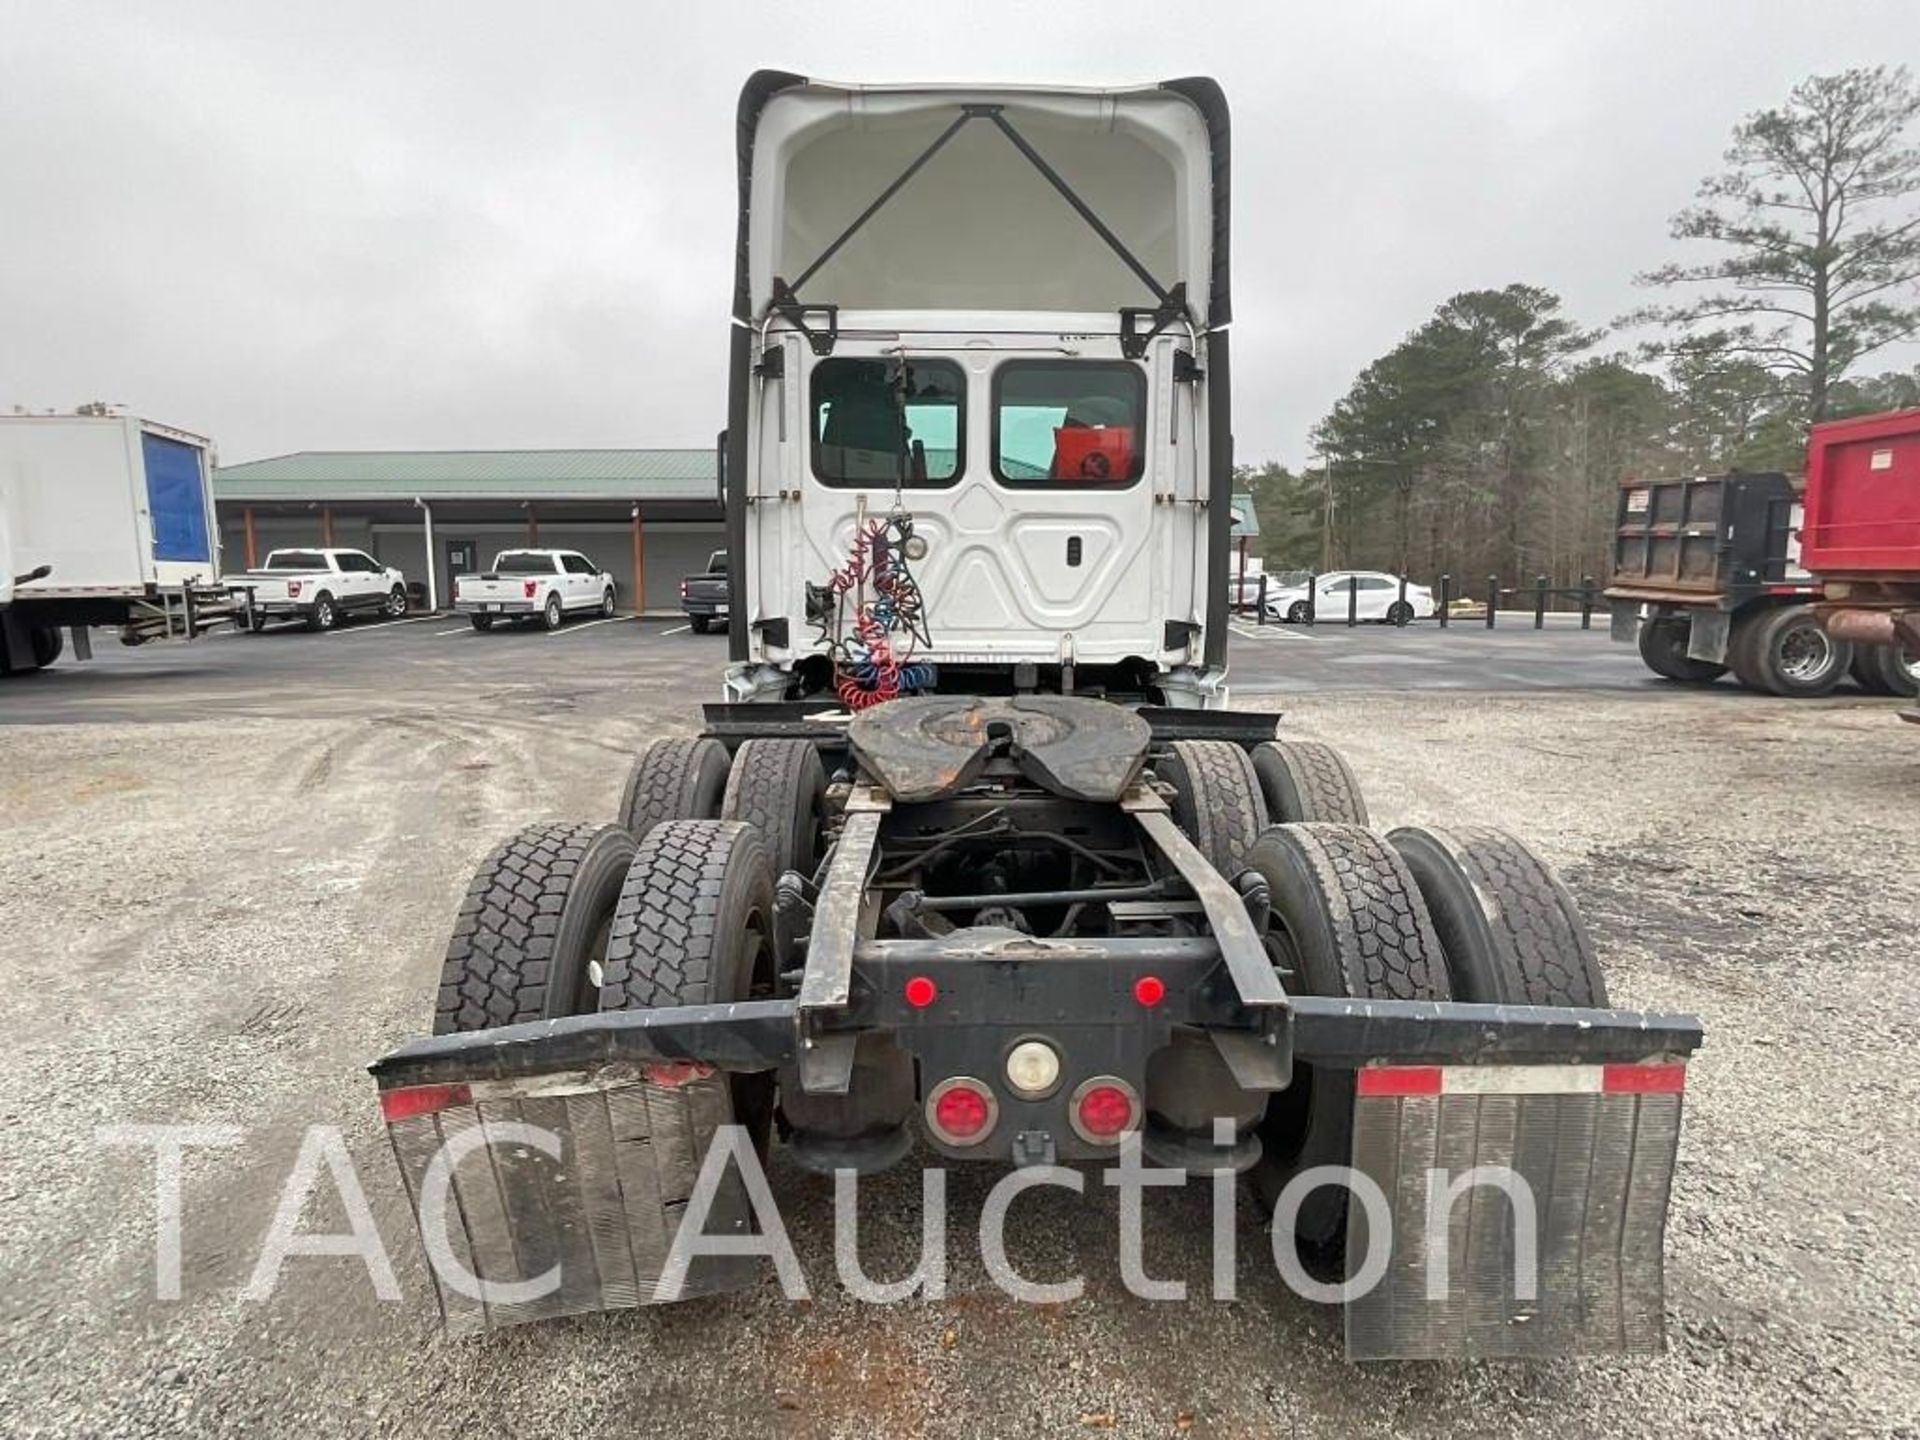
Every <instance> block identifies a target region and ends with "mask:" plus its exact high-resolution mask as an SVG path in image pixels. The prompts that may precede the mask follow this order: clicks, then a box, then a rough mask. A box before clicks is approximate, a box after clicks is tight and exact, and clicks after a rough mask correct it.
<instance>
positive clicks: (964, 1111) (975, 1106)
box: [927, 1075, 1000, 1145]
mask: <svg viewBox="0 0 1920 1440" xmlns="http://www.w3.org/2000/svg"><path fill="white" fill-rule="evenodd" d="M999 1117H1000V1105H999V1102H998V1101H996V1100H995V1099H994V1098H993V1092H992V1091H991V1090H989V1089H987V1087H986V1086H984V1085H982V1084H981V1083H980V1082H979V1081H978V1080H975V1079H974V1078H973V1077H971V1076H969V1075H956V1076H954V1077H953V1078H952V1079H950V1080H942V1081H941V1082H940V1083H939V1084H938V1085H936V1086H934V1087H933V1094H932V1095H930V1096H929V1097H927V1128H928V1129H929V1130H931V1131H932V1132H933V1134H934V1138H935V1139H938V1140H940V1141H943V1142H944V1143H946V1144H948V1145H973V1144H976V1143H978V1142H979V1141H981V1140H984V1139H986V1137H987V1133H988V1132H989V1131H991V1130H992V1129H993V1125H994V1121H996V1120H997V1119H999Z"/></svg>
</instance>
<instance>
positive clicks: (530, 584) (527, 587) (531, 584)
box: [520, 580, 540, 600]
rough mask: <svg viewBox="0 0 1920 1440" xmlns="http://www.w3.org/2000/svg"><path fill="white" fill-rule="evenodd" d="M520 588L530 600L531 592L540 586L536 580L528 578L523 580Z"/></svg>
mask: <svg viewBox="0 0 1920 1440" xmlns="http://www.w3.org/2000/svg"><path fill="white" fill-rule="evenodd" d="M520 588H521V589H522V590H524V591H526V592H527V599H529V600H531V599H532V598H533V592H534V591H536V590H538V589H539V588H540V584H539V582H538V581H537V580H528V581H526V582H524V583H523V584H522V585H521V587H520Z"/></svg>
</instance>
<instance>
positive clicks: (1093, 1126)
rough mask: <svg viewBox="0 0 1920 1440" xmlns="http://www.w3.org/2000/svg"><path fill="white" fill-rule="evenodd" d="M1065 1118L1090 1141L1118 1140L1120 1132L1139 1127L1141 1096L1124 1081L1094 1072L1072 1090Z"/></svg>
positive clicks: (1112, 1143)
mask: <svg viewBox="0 0 1920 1440" xmlns="http://www.w3.org/2000/svg"><path fill="white" fill-rule="evenodd" d="M1067 1118H1068V1120H1069V1121H1071V1122H1072V1124H1073V1130H1074V1133H1075V1134H1076V1135H1078V1136H1079V1137H1080V1138H1081V1139H1082V1140H1085V1141H1086V1142H1087V1143H1088V1144H1089V1145H1114V1144H1118V1143H1119V1140H1120V1137H1121V1136H1122V1135H1124V1134H1126V1133H1127V1131H1129V1130H1134V1129H1137V1128H1138V1127H1139V1124H1140V1097H1139V1095H1137V1094H1136V1093H1135V1092H1134V1088H1133V1087H1132V1086H1131V1085H1129V1084H1127V1082H1126V1081H1124V1080H1121V1079H1119V1078H1118V1077H1116V1076H1113V1075H1096V1076H1094V1077H1093V1079H1091V1080H1088V1081H1086V1082H1085V1083H1083V1084H1082V1085H1081V1086H1080V1088H1079V1089H1078V1090H1075V1091H1074V1092H1073V1099H1072V1101H1071V1102H1070V1103H1069V1104H1068V1106H1067Z"/></svg>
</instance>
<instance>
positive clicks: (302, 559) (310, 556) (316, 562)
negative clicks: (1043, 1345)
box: [267, 550, 328, 570]
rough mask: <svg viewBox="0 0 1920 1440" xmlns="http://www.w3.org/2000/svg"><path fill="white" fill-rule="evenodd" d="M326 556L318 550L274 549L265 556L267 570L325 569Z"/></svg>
mask: <svg viewBox="0 0 1920 1440" xmlns="http://www.w3.org/2000/svg"><path fill="white" fill-rule="evenodd" d="M327 568H328V567H327V557H326V556H324V555H322V554H321V553H320V552H319V551H318V550H276V551H274V552H273V553H272V554H271V555H269V556H267V569H269V570H325V569H327Z"/></svg>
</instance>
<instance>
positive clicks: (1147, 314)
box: [769, 105, 1198, 378]
mask: <svg viewBox="0 0 1920 1440" xmlns="http://www.w3.org/2000/svg"><path fill="white" fill-rule="evenodd" d="M1003 109H1004V107H1002V106H999V105H962V106H961V107H960V113H959V114H958V115H956V116H955V117H954V119H953V123H952V124H950V125H948V126H947V128H946V129H944V130H942V131H941V132H940V133H939V134H938V135H936V136H935V137H934V139H933V143H932V144H930V145H928V146H927V148H926V149H924V150H922V151H921V152H920V153H919V154H918V155H917V156H915V157H914V158H913V160H912V161H911V162H910V163H909V164H908V166H907V168H906V169H904V170H902V171H901V172H900V173H899V174H898V175H896V176H895V177H894V178H893V180H892V181H891V183H889V184H888V186H887V188H886V189H884V190H882V191H881V192H880V193H879V194H878V195H876V196H874V198H873V201H872V203H870V204H869V205H868V206H867V208H866V209H864V210H862V211H861V212H860V213H859V214H858V215H856V216H855V217H854V218H853V223H852V224H850V225H848V226H847V228H846V229H844V230H842V231H841V232H840V233H839V235H837V236H836V237H834V240H833V242H832V243H831V244H829V245H828V246H827V248H826V249H824V250H822V251H821V252H820V253H819V254H818V255H817V256H815V257H814V260H813V263H812V264H810V265H808V266H807V268H806V269H804V270H802V271H801V272H800V276H799V278H798V279H797V280H795V281H794V282H793V283H792V284H788V283H787V282H786V281H785V280H782V279H780V278H779V277H778V276H775V277H774V281H773V296H772V299H771V301H770V302H769V308H770V309H771V310H772V312H773V313H774V314H776V315H778V316H780V318H781V319H783V320H785V321H786V322H787V323H788V324H790V325H792V326H793V327H794V328H795V329H796V330H798V331H799V332H800V333H801V334H802V335H804V336H806V337H807V343H808V344H809V345H811V346H812V347H813V353H814V354H816V355H831V354H832V353H833V347H834V345H835V343H836V342H837V341H838V340H839V338H840V308H839V306H837V305H808V304H805V303H803V302H802V301H801V299H800V290H801V288H802V287H803V286H805V285H806V283H807V281H809V280H811V279H812V278H813V277H814V276H815V275H817V274H819V273H820V269H821V267H822V266H824V265H825V264H826V263H827V262H828V261H829V260H831V259H833V257H834V256H835V255H837V254H839V253H840V250H841V247H842V246H844V245H845V244H846V243H847V242H848V241H849V240H851V239H852V238H853V237H854V236H855V235H857V234H858V233H859V232H860V230H861V229H862V228H863V227H864V226H865V225H866V223H867V222H868V221H869V220H871V219H872V218H873V217H874V216H875V215H877V214H879V213H880V211H881V209H882V208H883V207H884V206H885V205H886V203H887V202H888V201H889V200H891V199H893V197H894V196H896V195H898V194H899V193H900V192H901V190H903V189H904V188H905V187H906V184H907V182H908V181H909V180H911V179H913V177H914V176H915V175H918V174H919V173H920V171H921V168H922V167H923V166H925V165H926V163H927V162H928V161H929V160H931V159H933V157H934V156H935V155H937V154H939V153H940V151H941V150H943V149H944V148H946V144H947V142H948V141H949V140H951V139H953V137H954V136H955V135H958V134H959V133H960V131H961V130H962V129H964V128H965V127H966V125H967V124H968V123H969V122H970V121H974V120H987V121H990V122H991V123H992V124H993V126H994V128H995V129H997V130H999V132H1000V133H1001V134H1002V135H1005V136H1006V137H1007V140H1008V141H1009V143H1011V144H1012V146H1013V148H1014V149H1016V150H1018V151H1019V152H1020V153H1021V155H1023V156H1024V157H1026V160H1027V162H1028V163H1029V164H1030V165H1032V166H1033V168H1034V169H1035V170H1037V171H1039V172H1040V175H1041V178H1043V179H1044V180H1045V181H1046V182H1047V183H1048V184H1049V185H1051V186H1053V188H1054V189H1055V190H1057V191H1059V193H1060V198H1061V199H1063V200H1065V201H1066V202H1067V204H1069V205H1071V206H1072V207H1073V212H1074V214H1076V215H1078V216H1079V217H1080V218H1081V219H1082V220H1084V221H1086V222H1087V228H1088V229H1090V230H1092V231H1093V233H1094V234H1096V235H1098V236H1099V237H1100V238H1101V239H1102V240H1103V241H1105V242H1106V245H1107V248H1108V249H1109V250H1111V251H1113V253H1114V254H1115V255H1116V256H1117V257H1118V258H1119V260H1120V263H1121V264H1123V265H1125V266H1126V267H1127V269H1129V270H1131V271H1132V272H1133V273H1134V275H1135V276H1136V277H1138V278H1139V280H1140V283H1141V284H1143V285H1145V286H1146V287H1147V289H1148V290H1149V291H1151V292H1152V293H1153V298H1154V299H1155V300H1156V301H1157V302H1159V303H1158V304H1157V305H1155V306H1154V308H1152V309H1143V308H1141V307H1138V306H1122V307H1121V310H1120V353H1121V354H1123V355H1125V356H1126V357H1127V358H1128V359H1129V360H1138V359H1139V358H1140V357H1141V356H1142V355H1144V354H1146V353H1147V343H1148V342H1149V341H1151V340H1152V339H1153V337H1154V336H1156V335H1158V334H1159V333H1160V332H1161V331H1163V330H1165V329H1166V328H1167V327H1168V326H1169V325H1174V324H1179V323H1181V322H1183V321H1184V322H1187V323H1191V321H1192V314H1191V312H1190V311H1189V310H1188V308H1187V286H1186V282H1185V281H1179V282H1176V283H1175V284H1174V285H1172V286H1166V285H1162V284H1161V283H1160V282H1159V281H1158V280H1156V279H1155V278H1154V276H1153V272H1152V271H1151V270H1149V269H1147V267H1146V266H1145V265H1144V264H1142V263H1141V261H1140V257H1139V256H1137V255H1135V254H1134V253H1133V251H1131V250H1129V249H1128V248H1127V246H1126V242H1125V241H1123V240H1121V238H1120V237H1119V236H1118V235H1116V234H1114V233H1113V231H1112V229H1111V228H1110V227H1109V226H1108V225H1107V222H1106V221H1104V220H1102V219H1101V218H1100V217H1099V215H1098V214H1096V213H1095V212H1094V209H1093V207H1092V206H1091V205H1089V204H1087V202H1086V201H1085V200H1083V199H1081V198H1080V195H1079V192H1077V191H1076V190H1075V189H1074V188H1073V187H1072V186H1071V185H1069V184H1068V183H1067V182H1066V179H1065V178H1064V177H1063V176H1062V175H1061V174H1060V172H1059V171H1058V170H1055V169H1054V168H1053V166H1051V165H1049V164H1048V163H1047V160H1046V157H1045V156H1044V155H1042V154H1041V153H1040V152H1039V151H1038V150H1036V149H1034V148H1033V146H1032V145H1031V144H1030V143H1029V142H1028V140H1027V137H1026V136H1024V135H1022V134H1021V133H1020V132H1019V131H1018V130H1016V129H1014V127H1013V122H1012V121H1010V120H1008V119H1007V117H1006V115H1005V114H1004V113H1003ZM809 315H824V316H826V318H827V323H826V327H825V328H824V329H815V328H813V327H812V326H809V325H808V324H807V317H808V316H809ZM1143 319H1144V320H1147V321H1149V322H1151V323H1150V327H1149V328H1148V329H1146V330H1144V331H1142V330H1140V329H1139V328H1138V326H1139V322H1140V321H1141V320H1143ZM1190 373H1191V374H1192V375H1194V376H1197V374H1198V371H1197V370H1194V371H1191V372H1190ZM1182 378H1187V376H1184V375H1183V377H1182Z"/></svg>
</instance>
